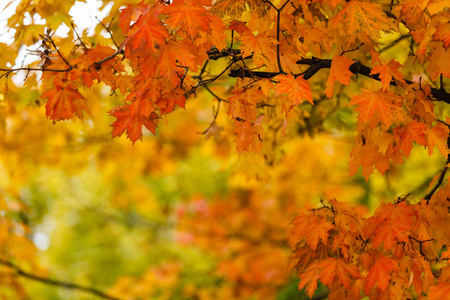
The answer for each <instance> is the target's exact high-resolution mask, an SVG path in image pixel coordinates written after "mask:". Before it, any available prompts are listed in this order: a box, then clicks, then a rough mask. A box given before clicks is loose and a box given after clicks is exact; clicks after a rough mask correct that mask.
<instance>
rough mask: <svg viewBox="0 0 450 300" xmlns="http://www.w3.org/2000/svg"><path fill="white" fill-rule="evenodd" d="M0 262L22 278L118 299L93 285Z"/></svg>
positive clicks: (4, 261) (105, 297)
mask: <svg viewBox="0 0 450 300" xmlns="http://www.w3.org/2000/svg"><path fill="white" fill-rule="evenodd" d="M0 264H2V265H4V266H7V267H9V268H11V269H13V270H14V272H15V274H16V275H17V276H20V277H24V278H28V279H31V280H35V281H39V282H41V283H44V284H48V285H54V286H58V287H62V288H65V289H72V290H79V291H83V292H86V293H89V294H91V295H95V296H98V297H101V298H104V299H109V300H120V299H119V298H117V297H113V296H110V295H108V294H105V293H104V292H102V291H100V290H97V289H96V288H93V287H86V286H81V285H78V284H75V283H70V282H64V281H59V280H53V279H49V278H44V277H40V276H37V275H34V274H31V273H28V272H25V271H24V270H22V269H21V268H20V267H19V266H17V265H16V264H13V263H12V262H10V261H6V260H3V259H0Z"/></svg>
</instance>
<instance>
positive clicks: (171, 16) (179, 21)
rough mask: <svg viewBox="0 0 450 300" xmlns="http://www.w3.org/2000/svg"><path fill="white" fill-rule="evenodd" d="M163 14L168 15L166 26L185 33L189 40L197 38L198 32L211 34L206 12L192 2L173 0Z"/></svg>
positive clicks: (209, 21)
mask: <svg viewBox="0 0 450 300" xmlns="http://www.w3.org/2000/svg"><path fill="white" fill-rule="evenodd" d="M164 13H165V14H167V15H168V18H167V19H166V20H165V23H166V24H167V25H169V26H170V27H171V28H172V29H173V30H176V31H178V32H186V33H187V34H188V35H189V36H190V37H191V38H195V37H197V36H198V35H199V32H200V31H203V32H211V27H210V26H209V24H210V23H211V20H210V19H209V18H208V15H207V13H208V11H207V10H206V9H205V8H204V7H203V6H201V5H197V4H195V3H192V1H181V0H174V1H173V2H172V3H171V4H170V5H167V6H165V7H164Z"/></svg>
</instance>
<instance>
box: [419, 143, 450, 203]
mask: <svg viewBox="0 0 450 300" xmlns="http://www.w3.org/2000/svg"><path fill="white" fill-rule="evenodd" d="M447 145H450V136H449V137H448V138H447ZM449 163H450V154H449V155H447V160H446V161H445V167H444V169H443V170H442V172H441V175H440V176H439V179H438V181H437V182H436V184H435V185H434V187H433V189H432V190H431V191H430V192H429V193H428V194H426V195H425V197H423V199H424V200H427V204H428V203H430V199H431V197H433V195H434V193H435V192H436V191H437V190H438V188H439V187H440V186H441V184H442V182H443V181H444V177H445V174H446V173H447V170H448V164H449Z"/></svg>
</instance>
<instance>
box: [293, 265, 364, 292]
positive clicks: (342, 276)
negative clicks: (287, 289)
mask: <svg viewBox="0 0 450 300" xmlns="http://www.w3.org/2000/svg"><path fill="white" fill-rule="evenodd" d="M358 278H361V275H360V273H359V270H358V267H356V266H355V265H351V264H348V263H347V262H345V261H344V260H343V259H335V258H326V259H324V260H322V261H319V262H316V263H313V264H311V265H310V266H309V267H308V268H307V269H306V270H305V271H304V272H303V273H302V274H301V275H300V283H299V289H302V288H304V287H306V291H307V294H308V295H309V296H310V297H312V296H313V295H314V292H315V290H316V289H317V280H320V281H321V282H322V283H323V284H325V285H328V286H329V285H331V283H332V282H333V281H335V280H336V279H337V280H338V281H339V283H340V284H342V285H343V286H344V287H345V288H347V289H348V288H350V287H351V285H352V283H353V281H354V280H355V279H358Z"/></svg>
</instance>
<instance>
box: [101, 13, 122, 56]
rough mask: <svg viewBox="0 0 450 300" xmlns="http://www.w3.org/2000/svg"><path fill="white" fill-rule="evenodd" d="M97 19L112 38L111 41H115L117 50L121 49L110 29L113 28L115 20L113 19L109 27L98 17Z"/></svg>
mask: <svg viewBox="0 0 450 300" xmlns="http://www.w3.org/2000/svg"><path fill="white" fill-rule="evenodd" d="M95 18H96V19H97V21H98V22H99V23H100V24H101V25H102V26H103V28H105V30H106V31H107V32H108V33H109V35H110V37H111V40H112V41H113V43H114V45H115V46H116V48H117V49H119V48H120V47H119V45H117V43H116V40H115V39H114V37H113V34H112V32H111V30H110V29H109V26H111V23H112V22H113V20H114V18H112V19H111V22H110V23H109V25H108V26H106V25H105V24H103V22H102V21H100V19H99V18H97V17H95Z"/></svg>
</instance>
